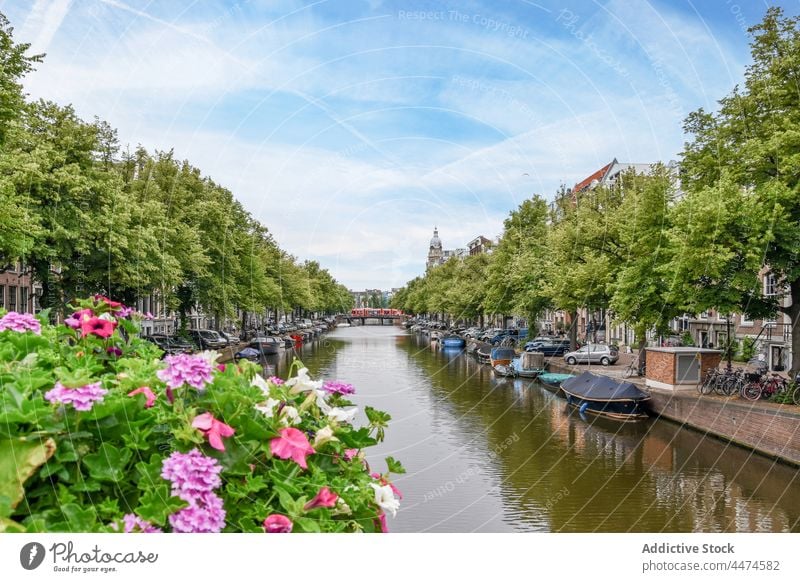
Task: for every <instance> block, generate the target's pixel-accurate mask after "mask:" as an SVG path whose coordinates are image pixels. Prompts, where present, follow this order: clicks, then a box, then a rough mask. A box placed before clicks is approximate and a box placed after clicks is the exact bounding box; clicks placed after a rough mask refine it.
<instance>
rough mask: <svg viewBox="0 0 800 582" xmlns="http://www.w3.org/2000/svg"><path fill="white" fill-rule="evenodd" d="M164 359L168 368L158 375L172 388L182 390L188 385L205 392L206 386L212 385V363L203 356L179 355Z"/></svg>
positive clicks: (157, 373) (160, 371)
mask: <svg viewBox="0 0 800 582" xmlns="http://www.w3.org/2000/svg"><path fill="white" fill-rule="evenodd" d="M164 359H165V360H166V362H167V368H166V369H165V370H159V371H158V372H156V375H157V376H158V378H159V379H160V380H163V381H164V382H165V383H166V384H167V386H169V387H170V388H180V387H181V386H183V385H184V384H188V385H189V386H192V387H193V388H196V389H197V390H203V389H204V388H205V385H206V384H209V383H211V372H212V369H211V362H209V361H208V360H206V359H204V358H203V357H202V356H190V355H189V354H178V355H176V356H167V357H166V358H164Z"/></svg>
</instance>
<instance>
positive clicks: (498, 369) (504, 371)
mask: <svg viewBox="0 0 800 582" xmlns="http://www.w3.org/2000/svg"><path fill="white" fill-rule="evenodd" d="M492 370H493V371H494V373H495V374H496V375H497V376H502V377H503V378H513V377H514V376H516V375H517V374H516V372H514V366H512V365H511V364H496V365H494V366H492Z"/></svg>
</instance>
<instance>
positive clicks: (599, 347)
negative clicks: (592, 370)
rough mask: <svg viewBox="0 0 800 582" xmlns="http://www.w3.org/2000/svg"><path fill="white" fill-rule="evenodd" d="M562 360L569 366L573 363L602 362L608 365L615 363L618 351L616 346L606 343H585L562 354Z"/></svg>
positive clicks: (617, 358)
mask: <svg viewBox="0 0 800 582" xmlns="http://www.w3.org/2000/svg"><path fill="white" fill-rule="evenodd" d="M564 360H565V361H566V362H567V364H569V365H570V366H574V365H575V364H602V365H603V366H608V365H610V364H616V363H617V360H619V352H618V351H617V350H616V348H613V347H611V346H608V345H606V344H586V345H585V346H583V347H582V348H580V349H578V350H575V351H574V352H568V353H566V354H564Z"/></svg>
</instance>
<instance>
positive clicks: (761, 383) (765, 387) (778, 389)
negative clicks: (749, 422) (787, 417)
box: [741, 372, 800, 403]
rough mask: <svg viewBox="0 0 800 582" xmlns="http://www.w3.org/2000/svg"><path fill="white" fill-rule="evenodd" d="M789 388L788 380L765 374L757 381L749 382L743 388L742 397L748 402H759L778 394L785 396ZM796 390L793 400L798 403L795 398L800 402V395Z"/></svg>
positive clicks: (776, 375) (774, 374) (773, 374)
mask: <svg viewBox="0 0 800 582" xmlns="http://www.w3.org/2000/svg"><path fill="white" fill-rule="evenodd" d="M788 387H789V385H788V383H787V382H786V379H785V378H782V377H781V376H780V375H779V374H776V373H774V372H773V373H772V374H771V375H770V376H767V375H766V374H765V375H763V376H761V377H760V378H759V379H758V380H757V381H753V382H749V383H748V384H747V385H746V386H745V387H743V388H742V391H741V395H742V397H743V398H746V399H747V400H759V399H761V398H764V399H767V398H772V397H773V396H775V395H776V394H783V393H784V392H786V390H787V389H788ZM794 390H795V394H793V395H792V399H793V400H794V401H795V403H796V402H797V400H795V398H797V399H798V400H800V394H797V393H796V392H797V388H795V389H794Z"/></svg>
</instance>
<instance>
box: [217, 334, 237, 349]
mask: <svg viewBox="0 0 800 582" xmlns="http://www.w3.org/2000/svg"><path fill="white" fill-rule="evenodd" d="M218 333H219V335H220V336H222V339H224V340H226V341H227V342H228V345H229V346H235V345H238V344H239V337H238V336H237V335H236V334H233V333H228V332H226V331H220V332H218Z"/></svg>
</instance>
